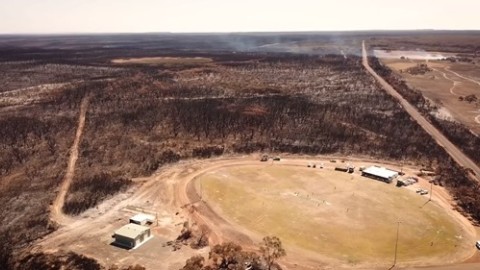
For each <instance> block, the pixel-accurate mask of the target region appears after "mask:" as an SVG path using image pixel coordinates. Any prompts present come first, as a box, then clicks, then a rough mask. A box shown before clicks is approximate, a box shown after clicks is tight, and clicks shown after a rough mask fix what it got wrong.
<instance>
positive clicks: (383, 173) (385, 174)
mask: <svg viewBox="0 0 480 270" xmlns="http://www.w3.org/2000/svg"><path fill="white" fill-rule="evenodd" d="M363 172H364V173H367V174H370V175H374V176H378V177H381V178H387V179H390V178H392V177H395V176H397V175H398V172H396V171H392V170H389V169H385V168H382V167H377V166H371V167H368V168H366V169H365V170H363Z"/></svg>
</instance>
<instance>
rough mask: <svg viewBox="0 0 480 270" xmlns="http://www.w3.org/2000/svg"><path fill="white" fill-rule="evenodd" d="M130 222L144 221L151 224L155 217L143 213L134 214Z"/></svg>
mask: <svg viewBox="0 0 480 270" xmlns="http://www.w3.org/2000/svg"><path fill="white" fill-rule="evenodd" d="M130 220H133V221H136V222H139V223H142V222H144V221H150V222H153V221H155V217H154V216H152V215H147V214H144V213H140V214H136V215H135V216H133V217H131V218H130Z"/></svg>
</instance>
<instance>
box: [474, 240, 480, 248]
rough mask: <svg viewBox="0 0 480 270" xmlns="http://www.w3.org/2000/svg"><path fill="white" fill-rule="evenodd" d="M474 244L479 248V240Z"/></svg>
mask: <svg viewBox="0 0 480 270" xmlns="http://www.w3.org/2000/svg"><path fill="white" fill-rule="evenodd" d="M475 246H476V247H477V248H478V249H480V241H477V243H476V244H475Z"/></svg>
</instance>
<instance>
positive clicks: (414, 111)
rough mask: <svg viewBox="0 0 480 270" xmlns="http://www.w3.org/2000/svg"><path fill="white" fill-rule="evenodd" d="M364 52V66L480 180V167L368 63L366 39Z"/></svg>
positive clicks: (457, 160)
mask: <svg viewBox="0 0 480 270" xmlns="http://www.w3.org/2000/svg"><path fill="white" fill-rule="evenodd" d="M362 47H363V48H362V52H363V61H362V62H363V66H364V67H365V69H367V71H368V72H369V73H370V74H372V76H373V77H374V78H375V79H376V80H377V81H378V82H379V83H380V85H381V86H382V87H383V88H384V89H385V91H387V93H389V94H390V95H392V96H393V97H394V98H396V99H397V100H398V101H399V102H400V104H401V105H402V106H403V108H404V109H405V111H406V112H407V113H408V114H410V116H411V117H412V118H413V119H415V121H417V123H418V124H419V125H420V126H421V127H422V128H423V129H424V130H425V131H426V132H427V133H428V134H430V136H432V138H433V139H434V140H435V141H436V142H437V143H438V144H439V145H440V146H442V147H443V148H444V149H445V151H446V152H447V153H448V154H449V155H450V156H451V157H452V158H453V159H454V160H455V161H456V162H457V163H458V164H459V165H460V166H463V167H465V168H470V169H472V170H473V171H474V173H475V175H474V177H475V179H476V180H477V181H479V182H480V167H478V166H477V164H475V162H473V161H472V160H471V159H470V158H468V157H467V156H466V155H465V154H464V153H463V152H462V151H460V149H458V147H456V146H455V145H454V144H453V143H451V142H450V141H449V140H448V139H447V138H446V137H445V136H444V135H443V134H442V133H441V132H440V131H439V130H438V129H437V128H435V127H434V126H433V125H432V124H431V123H430V122H428V121H427V119H425V117H423V116H422V115H421V114H420V112H419V111H418V110H417V109H416V108H415V107H413V106H412V105H411V104H410V103H408V101H407V100H405V99H404V98H403V97H402V96H401V95H400V94H399V93H398V92H397V91H396V90H395V89H394V88H393V87H392V86H391V85H390V84H388V83H387V82H386V81H385V80H384V79H383V78H382V77H380V76H379V75H378V74H377V73H376V72H375V71H374V70H373V69H372V68H371V67H370V65H369V64H368V58H367V50H366V48H365V41H363V43H362Z"/></svg>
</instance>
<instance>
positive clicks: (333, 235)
mask: <svg viewBox="0 0 480 270" xmlns="http://www.w3.org/2000/svg"><path fill="white" fill-rule="evenodd" d="M197 183H198V184H197V185H198V188H200V189H201V193H202V194H203V196H204V199H205V200H206V201H207V203H208V204H210V205H212V207H213V209H214V210H215V211H217V212H218V213H219V214H220V215H222V216H224V217H226V218H227V219H228V220H229V221H230V222H232V223H233V224H237V225H239V226H241V227H245V228H247V229H248V230H251V231H252V232H254V233H257V234H260V235H277V236H278V237H280V238H281V239H282V241H284V243H286V244H287V246H288V247H290V248H301V249H304V250H310V251H313V252H315V253H317V254H320V256H324V257H326V258H330V259H334V260H338V261H342V262H344V263H354V264H356V263H365V262H378V263H382V262H388V261H390V260H391V259H392V256H393V254H394V247H395V240H396V230H397V222H398V221H401V222H402V223H401V225H400V237H399V243H398V258H399V259H400V260H402V261H403V262H408V261H410V262H414V261H420V260H422V261H423V260H425V261H427V260H429V259H432V258H434V259H435V260H437V262H438V261H445V260H447V261H448V260H454V259H453V258H455V257H456V256H458V254H459V253H461V252H462V250H465V249H466V248H467V249H468V246H469V245H470V244H471V243H467V241H468V237H467V235H466V234H465V233H464V232H463V231H462V227H461V226H460V224H459V223H457V222H456V221H455V220H453V219H452V217H451V216H449V214H448V213H447V212H446V211H445V210H443V209H441V208H440V207H439V206H438V205H437V204H436V203H434V202H430V203H426V202H427V200H428V198H425V197H422V196H419V195H417V194H415V193H414V192H412V191H411V190H406V189H400V188H396V187H394V186H393V185H388V184H385V183H382V182H378V181H374V180H371V179H368V178H363V177H361V176H359V175H358V174H347V173H341V172H335V171H332V170H326V169H309V168H306V167H305V168H303V167H294V166H285V165H283V166H282V165H273V166H264V165H263V166H262V165H259V166H253V165H250V166H238V167H228V168H222V169H219V170H216V171H212V172H209V173H206V174H204V175H202V176H200V177H199V178H198V180H197Z"/></svg>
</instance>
